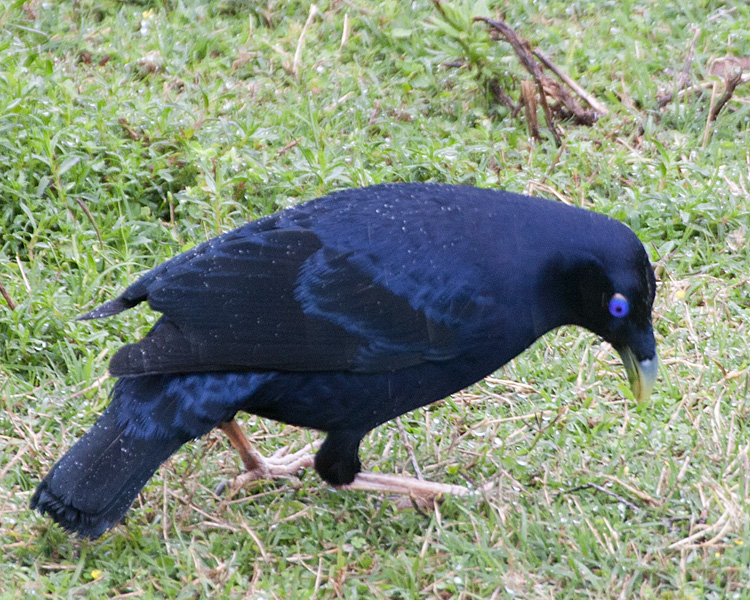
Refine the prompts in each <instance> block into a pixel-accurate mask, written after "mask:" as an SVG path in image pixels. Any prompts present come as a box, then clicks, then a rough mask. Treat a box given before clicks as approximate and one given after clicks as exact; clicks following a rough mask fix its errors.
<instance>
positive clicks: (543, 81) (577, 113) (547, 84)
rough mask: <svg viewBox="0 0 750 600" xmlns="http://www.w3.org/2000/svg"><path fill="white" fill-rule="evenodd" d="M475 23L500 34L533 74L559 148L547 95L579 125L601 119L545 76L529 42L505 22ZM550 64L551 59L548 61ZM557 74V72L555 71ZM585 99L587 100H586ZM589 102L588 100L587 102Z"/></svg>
mask: <svg viewBox="0 0 750 600" xmlns="http://www.w3.org/2000/svg"><path fill="white" fill-rule="evenodd" d="M474 20H475V21H482V22H483V23H487V25H489V26H490V27H492V28H493V29H494V30H495V31H497V32H499V33H500V34H501V35H502V36H503V37H504V38H505V40H506V41H507V42H508V43H509V44H510V45H511V47H512V48H513V51H514V52H515V53H516V56H517V57H518V60H519V62H520V63H521V65H522V66H523V67H524V68H525V69H526V70H527V71H528V72H529V73H530V74H531V76H532V77H533V78H534V81H535V82H536V85H537V88H538V89H539V96H540V97H539V102H540V103H541V105H542V108H543V109H544V112H545V115H546V117H547V126H548V127H549V128H550V131H551V132H552V135H553V136H554V138H555V141H556V142H557V145H558V146H559V145H560V144H561V143H562V141H561V140H560V135H559V134H558V132H557V129H556V128H555V126H554V122H553V120H552V111H551V109H550V107H549V105H548V103H547V98H546V97H545V95H550V96H552V97H553V98H554V99H555V100H557V101H558V102H560V104H561V105H562V106H564V107H565V109H566V110H568V111H569V112H570V114H571V115H572V116H573V118H574V120H575V121H576V122H577V123H580V124H583V125H592V124H593V123H594V122H596V120H597V119H598V118H599V114H598V113H597V112H596V111H588V110H584V108H583V107H582V106H581V105H580V104H579V103H578V102H577V101H576V99H575V98H573V96H571V95H570V93H569V92H568V91H567V90H566V89H565V87H563V85H562V84H561V83H559V82H558V81H555V80H554V79H552V78H551V77H548V76H547V75H545V74H544V73H543V71H542V66H541V65H540V64H539V63H538V62H537V61H536V60H535V59H534V54H533V53H532V51H531V45H530V44H529V42H528V40H524V39H522V38H520V37H518V35H517V34H516V32H515V31H513V29H512V28H511V27H510V26H509V25H508V24H507V23H505V22H503V21H496V20H494V19H489V18H487V17H476V18H475V19H474ZM547 61H548V62H551V61H549V59H547ZM558 71H559V69H558ZM555 73H557V71H555ZM584 99H585V98H584ZM586 101H587V102H588V100H586Z"/></svg>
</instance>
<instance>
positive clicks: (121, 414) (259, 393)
mask: <svg viewBox="0 0 750 600" xmlns="http://www.w3.org/2000/svg"><path fill="white" fill-rule="evenodd" d="M615 293H618V294H621V295H623V296H624V297H625V298H627V300H628V302H629V306H630V312H629V314H628V315H627V317H625V318H616V317H613V316H612V315H611V314H610V313H609V311H608V309H607V303H608V302H609V300H610V298H611V297H612V296H613V295H614V294H615ZM653 298H654V276H653V271H652V269H651V267H650V265H649V262H648V259H647V256H646V253H645V251H644V249H643V246H642V245H641V243H640V242H639V241H638V239H637V237H636V236H635V235H634V234H633V233H632V232H631V231H630V230H629V229H628V228H627V227H625V226H624V225H622V224H620V223H618V222H616V221H614V220H612V219H609V218H607V217H604V216H602V215H599V214H596V213H593V212H590V211H585V210H582V209H578V208H573V207H570V206H566V205H563V204H560V203H556V202H550V201H547V200H541V199H537V198H529V197H525V196H519V195H514V194H508V193H505V192H499V191H489V190H480V189H476V188H468V187H456V186H437V185H423V184H402V185H383V186H374V187H370V188H363V189H357V190H349V191H344V192H339V193H336V194H332V195H330V196H326V197H324V198H320V199H318V200H314V201H311V202H308V203H306V204H303V205H300V206H298V207H296V208H293V209H290V210H287V211H283V212H280V213H277V214H275V215H272V216H270V217H267V218H264V219H260V220H258V221H255V222H253V223H249V224H247V225H245V226H243V227H240V228H239V229H236V230H234V231H231V232H228V233H226V234H224V235H222V236H219V237H217V238H214V239H212V240H209V241H208V242H206V243H204V244H202V245H200V246H197V247H195V248H193V249H192V250H190V251H188V252H185V253H183V254H181V255H179V256H177V257H175V258H173V259H172V260H169V261H167V262H165V263H163V264H161V265H159V266H157V267H156V268H155V269H153V270H152V271H150V272H148V273H146V274H145V275H144V276H143V277H142V278H141V279H139V280H138V281H136V282H135V283H134V284H133V285H131V286H130V287H128V288H127V289H126V290H125V292H124V293H123V294H122V295H121V296H120V297H118V298H117V299H115V300H112V301H110V302H108V303H106V304H104V305H102V306H100V307H99V308H97V309H95V310H93V311H91V312H90V313H88V314H86V315H84V316H83V317H82V318H83V319H94V318H101V317H107V316H111V315H115V314H117V313H119V312H121V311H122V310H125V309H127V308H131V307H133V306H135V305H137V304H138V303H140V302H143V301H147V302H148V304H149V305H150V306H151V308H152V309H154V310H156V311H159V312H161V313H163V316H162V318H161V319H160V320H159V321H158V323H157V324H156V326H155V327H154V328H153V329H152V331H151V332H149V334H148V335H147V336H146V337H145V338H144V339H143V340H141V341H140V342H137V343H135V344H131V345H128V346H125V347H123V348H121V349H120V350H119V351H118V352H117V353H116V354H115V356H114V357H113V358H112V361H111V363H110V372H111V374H112V375H113V376H116V377H119V378H120V379H119V381H118V382H117V384H116V385H115V388H114V390H113V400H112V405H111V406H110V408H109V409H108V410H107V411H106V413H105V415H103V416H102V419H101V421H100V423H103V424H100V423H98V424H97V425H96V426H95V427H94V429H93V430H92V431H91V432H89V433H88V434H86V436H84V438H82V440H81V441H79V442H78V444H76V445H75V446H74V447H73V448H72V449H71V450H70V451H69V452H68V454H66V455H65V456H64V457H63V458H62V459H61V460H60V462H58V463H57V465H55V467H53V469H52V471H51V472H50V473H49V474H48V475H47V477H46V478H45V480H44V481H43V482H42V483H41V484H40V486H39V488H38V489H37V491H36V493H35V495H34V497H33V499H32V507H35V508H37V509H38V510H40V511H41V512H46V513H48V514H50V515H51V516H52V517H53V518H54V519H55V520H56V521H57V522H58V523H60V524H61V525H62V526H63V527H65V528H66V529H67V530H69V531H75V532H78V533H79V534H81V535H87V536H90V537H96V536H98V535H100V534H101V533H102V532H103V531H104V530H105V529H106V528H108V527H111V526H112V525H114V524H115V523H117V522H118V521H119V520H120V519H121V518H122V516H123V514H124V513H125V512H126V511H127V508H128V507H129V505H130V503H131V502H132V501H133V499H134V498H135V496H136V495H137V493H138V490H139V489H140V487H141V486H142V485H143V484H144V483H145V481H146V480H147V479H148V477H150V475H151V474H152V473H153V471H154V470H155V469H156V468H158V465H159V464H160V462H162V461H163V460H165V459H166V458H167V457H168V456H169V455H170V454H171V453H172V452H174V451H175V450H176V449H177V448H178V447H179V446H180V445H181V444H183V443H184V442H186V441H187V440H189V439H192V438H195V437H198V436H200V435H203V434H205V433H206V432H208V431H210V430H211V429H212V428H213V427H215V426H217V425H218V424H219V423H221V422H224V421H228V420H230V419H231V418H233V416H234V414H235V413H236V412H237V411H240V410H243V411H247V412H250V413H253V414H257V415H260V416H264V417H269V418H273V419H276V420H279V421H284V422H287V423H291V424H294V425H299V426H304V427H311V428H315V429H319V430H321V431H325V432H327V433H328V436H327V439H326V442H325V443H324V445H323V447H322V448H321V450H320V451H319V453H318V455H317V457H316V468H317V470H318V471H319V472H320V474H321V475H322V477H323V478H324V479H326V480H327V481H329V482H330V483H333V484H343V483H348V482H350V481H351V480H352V478H353V477H354V476H355V474H356V473H357V472H358V471H359V469H360V464H359V459H358V456H357V450H358V446H359V442H360V440H361V439H362V437H363V436H364V435H365V434H366V433H367V432H368V431H369V430H371V429H372V428H374V427H376V426H377V425H379V424H381V423H383V422H385V421H388V420H390V419H392V418H394V417H396V416H398V415H400V414H403V413H404V412H407V411H409V410H412V409H414V408H417V407H419V406H424V405H426V404H429V403H431V402H434V401H436V400H439V399H441V398H444V397H445V396H447V395H449V394H451V393H453V392H455V391H458V390H460V389H462V388H463V387H466V386H467V385H470V384H471V383H473V382H475V381H477V380H478V379H481V378H482V377H484V376H486V375H488V374H490V373H492V372H493V371H495V370H496V369H497V368H499V367H500V366H502V365H503V364H505V363H506V362H507V361H509V360H510V359H511V358H513V357H514V356H516V355H517V354H519V353H520V352H522V351H523V350H524V349H525V348H527V347H528V346H529V345H530V344H531V343H532V342H533V341H534V340H535V339H537V338H538V337H539V336H541V335H543V334H544V333H546V332H547V331H549V330H551V329H554V328H555V327H558V326H560V325H564V324H574V325H580V326H583V327H587V328H588V329H590V330H592V331H594V332H595V333H597V334H598V335H600V336H602V337H604V338H605V339H607V340H608V341H610V342H611V343H612V344H613V345H614V346H615V347H616V348H618V350H621V351H622V349H623V348H627V349H629V350H628V352H629V353H630V354H629V356H630V357H634V358H635V361H636V362H637V363H638V364H648V365H651V367H649V369H651V368H652V367H653V371H650V372H649V375H648V378H649V379H653V376H654V373H655V364H656V363H655V360H656V351H655V344H654V338H653V333H652V330H651V306H652V303H653ZM624 358H625V357H624ZM631 361H632V358H631ZM634 364H635V363H634ZM634 368H635V367H633V366H632V365H631V366H630V367H629V370H633V369H634ZM636 375H637V374H636ZM643 389H646V390H650V388H649V387H648V386H646V387H644V388H643ZM646 393H647V392H646ZM105 448H108V449H110V451H109V452H103V450H104V449H105ZM111 448H119V453H116V452H112V451H111ZM146 456H148V459H147V458H146ZM118 482H119V483H120V485H118Z"/></svg>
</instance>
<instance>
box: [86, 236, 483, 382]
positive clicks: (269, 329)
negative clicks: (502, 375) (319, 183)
mask: <svg viewBox="0 0 750 600" xmlns="http://www.w3.org/2000/svg"><path fill="white" fill-rule="evenodd" d="M238 231H241V230H238ZM368 260H369V259H368V258H367V256H366V253H357V256H356V260H353V255H352V253H351V252H349V253H347V252H339V251H335V250H332V249H330V248H327V247H325V246H323V244H322V243H321V241H320V239H319V238H318V236H317V235H316V234H315V233H314V232H312V231H310V230H308V229H270V230H266V231H253V232H252V234H251V235H239V234H234V235H231V236H222V237H221V238H217V240H212V241H211V242H210V243H208V245H204V246H202V247H200V248H199V249H197V250H195V251H191V253H189V254H188V256H187V258H184V257H183V256H179V257H177V258H176V259H173V261H169V262H167V263H164V264H163V265H160V266H159V267H157V268H156V269H154V270H153V271H151V272H150V273H149V274H147V275H145V276H144V277H143V278H142V279H141V280H139V281H137V282H136V283H135V284H133V285H132V286H131V287H130V288H128V290H126V292H125V293H124V294H123V295H122V296H121V297H120V298H118V299H116V300H113V301H112V302H110V303H108V304H105V305H103V306H102V307H100V308H99V309H97V310H95V311H92V313H89V314H88V315H85V318H86V317H88V318H96V317H101V316H108V315H111V314H115V313H116V312H119V311H121V310H124V309H125V308H129V307H131V306H134V305H135V304H137V303H138V302H140V301H142V300H148V302H149V304H150V306H151V307H152V308H153V309H154V310H157V311H159V312H161V313H163V315H164V316H163V317H162V319H161V320H160V321H159V322H158V323H157V325H156V326H155V327H154V328H153V329H152V330H151V332H149V334H148V335H147V336H146V337H145V338H144V339H143V340H141V341H140V342H138V343H135V344H130V345H128V346H125V347H123V348H121V349H120V350H119V351H118V352H117V353H116V354H115V356H114V357H113V359H112V361H111V363H110V372H111V374H112V375H114V376H124V375H140V374H149V373H191V372H205V371H227V370H284V371H330V370H348V371H356V372H382V371H389V370H394V369H399V368H404V367H408V366H412V365H416V364H419V363H422V362H424V361H440V360H447V359H450V358H452V357H454V356H457V355H459V354H461V353H462V352H465V351H466V344H467V343H470V341H471V337H472V335H470V334H471V333H472V332H468V331H466V330H464V329H462V328H461V326H459V325H457V323H460V322H461V321H462V320H461V319H460V318H457V317H459V316H460V315H461V314H467V315H470V314H474V313H476V311H477V310H478V308H477V306H475V305H474V302H473V300H472V299H471V294H470V291H468V290H466V289H465V287H464V286H458V288H457V290H456V292H455V293H454V294H451V293H448V292H446V293H445V294H444V295H443V297H442V298H441V301H440V302H439V303H433V305H431V306H430V307H428V308H429V310H425V308H426V307H424V306H418V307H417V308H414V307H413V306H412V304H415V305H418V303H417V302H410V299H409V298H408V297H405V296H403V295H397V294H396V293H394V292H392V291H391V290H390V289H389V287H388V285H387V282H386V281H379V280H381V279H383V278H382V277H380V278H377V277H373V274H372V273H373V270H374V269H375V268H374V267H373V269H368V268H363V267H367V266H368V265H367V263H368ZM372 260H373V261H376V260H377V259H376V257H372ZM172 263H174V264H172ZM412 269H413V271H414V272H413V273H412V274H411V275H412V278H413V280H414V281H413V285H414V286H415V288H419V286H420V285H422V286H429V285H430V281H429V274H424V273H422V272H421V271H420V270H419V269H415V268H414V267H412ZM426 270H427V271H428V270H429V269H426ZM400 276H402V277H403V273H402V274H400ZM423 277H424V280H422V278H423ZM376 280H378V281H376ZM483 308H484V307H480V308H479V310H482V309H483ZM443 313H444V314H445V317H446V318H445V319H440V318H436V317H439V316H440V315H441V314H443ZM428 315H429V316H428ZM480 320H481V319H480ZM470 321H473V320H471V319H470ZM467 334H469V335H467Z"/></svg>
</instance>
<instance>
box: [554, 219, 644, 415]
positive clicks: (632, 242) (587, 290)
mask: <svg viewBox="0 0 750 600" xmlns="http://www.w3.org/2000/svg"><path fill="white" fill-rule="evenodd" d="M621 227H623V229H626V228H624V226H621ZM620 233H621V232H620ZM628 234H629V235H628ZM593 248H594V249H593V250H592V247H589V248H586V249H582V250H580V251H576V252H574V253H571V254H568V255H565V256H561V255H560V256H557V257H556V258H555V259H554V260H553V261H551V262H550V265H549V268H550V270H549V271H547V275H548V276H549V278H548V279H547V284H548V285H549V284H550V283H552V285H551V287H548V288H547V289H548V290H554V292H553V295H554V297H555V298H556V300H555V304H557V306H558V307H560V309H561V310H559V311H556V312H557V313H558V316H559V318H561V319H562V320H564V321H565V323H566V324H571V325H579V326H582V327H585V328H586V329H589V330H591V331H593V332H594V333H596V334H597V335H599V336H601V337H602V338H604V339H605V340H606V341H607V342H609V343H610V344H612V346H613V347H614V348H615V350H617V352H618V353H619V354H620V357H621V358H622V362H623V364H624V366H625V369H626V371H627V374H628V381H629V382H630V387H631V389H632V391H633V395H634V396H635V397H636V399H637V400H638V401H639V402H642V401H644V400H646V399H647V398H648V397H649V395H650V394H651V391H652V389H653V387H654V383H655V381H656V375H657V370H658V356H657V353H656V341H655V340H654V332H653V328H652V325H651V310H652V306H653V302H654V295H655V290H656V280H655V277H654V271H653V269H652V268H651V265H650V263H649V260H648V256H647V255H646V251H645V250H644V248H643V245H642V244H641V243H640V241H638V239H637V238H636V237H635V235H634V234H633V233H632V232H631V231H630V230H627V234H626V235H625V236H622V235H621V236H619V239H618V238H615V237H612V238H610V239H609V240H607V241H606V243H604V244H597V245H595V246H593Z"/></svg>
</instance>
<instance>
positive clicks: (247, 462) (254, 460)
mask: <svg viewBox="0 0 750 600" xmlns="http://www.w3.org/2000/svg"><path fill="white" fill-rule="evenodd" d="M219 428H220V429H221V430H222V431H223V432H224V433H225V434H226V436H227V437H228V438H229V441H230V442H231V444H232V446H234V447H235V448H236V449H237V452H239V455H240V458H241V459H242V464H243V465H244V467H245V472H244V473H241V474H240V475H238V476H237V477H234V478H232V479H231V480H229V481H224V482H222V483H221V484H219V486H218V488H217V490H216V493H217V494H219V493H221V492H223V491H224V490H225V489H226V487H227V486H229V487H231V488H232V489H235V490H237V489H240V488H241V487H242V486H244V485H246V484H247V483H250V482H251V481H258V480H261V479H269V480H270V479H280V478H294V477H295V476H296V475H297V473H299V471H300V469H306V468H309V467H312V466H313V464H314V461H315V454H314V452H315V450H316V449H317V447H318V446H319V443H317V442H315V443H312V444H308V445H307V446H305V447H304V448H302V450H299V451H297V452H291V453H290V452H289V449H288V448H286V447H284V448H281V449H280V450H277V451H276V452H274V453H273V454H272V455H271V456H269V457H268V458H266V457H264V456H262V455H261V454H260V452H258V451H257V450H256V449H255V448H253V447H252V445H251V444H250V442H249V441H248V439H247V438H246V437H245V434H244V433H243V432H242V429H240V426H239V425H237V422H236V421H235V420H234V419H232V420H231V421H227V422H225V423H222V424H221V425H219Z"/></svg>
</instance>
